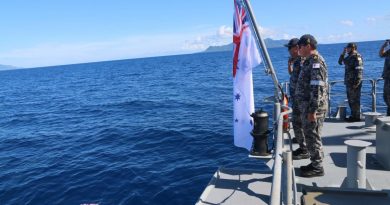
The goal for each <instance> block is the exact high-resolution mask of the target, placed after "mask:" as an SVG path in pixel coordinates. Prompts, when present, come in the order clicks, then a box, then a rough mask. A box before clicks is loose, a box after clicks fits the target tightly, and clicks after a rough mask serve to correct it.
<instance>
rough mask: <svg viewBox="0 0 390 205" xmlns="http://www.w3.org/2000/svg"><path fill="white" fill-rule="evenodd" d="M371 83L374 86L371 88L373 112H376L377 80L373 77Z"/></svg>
mask: <svg viewBox="0 0 390 205" xmlns="http://www.w3.org/2000/svg"><path fill="white" fill-rule="evenodd" d="M370 81H371V85H372V88H371V96H372V102H371V103H372V105H371V107H372V112H376V81H375V80H373V79H371V80H370Z"/></svg>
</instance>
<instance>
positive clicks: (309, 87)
mask: <svg viewBox="0 0 390 205" xmlns="http://www.w3.org/2000/svg"><path fill="white" fill-rule="evenodd" d="M298 45H299V54H300V56H302V57H304V58H305V61H304V62H303V65H302V68H301V72H300V74H299V79H298V83H297V87H296V90H295V98H296V100H297V102H299V105H298V106H299V110H300V111H301V119H302V125H303V131H304V135H305V139H306V143H307V148H308V151H309V153H310V160H311V163H310V164H309V165H307V166H301V168H300V169H301V176H302V177H316V176H323V175H324V168H323V166H322V161H323V158H324V153H323V150H322V140H321V129H322V126H323V123H324V119H325V113H326V112H327V110H328V101H327V99H328V89H327V82H328V70H327V66H326V64H325V60H324V58H323V57H322V56H321V55H320V54H319V53H318V51H317V41H316V39H315V38H314V37H313V36H312V35H310V34H306V35H303V36H302V37H301V38H300V39H299V42H298Z"/></svg>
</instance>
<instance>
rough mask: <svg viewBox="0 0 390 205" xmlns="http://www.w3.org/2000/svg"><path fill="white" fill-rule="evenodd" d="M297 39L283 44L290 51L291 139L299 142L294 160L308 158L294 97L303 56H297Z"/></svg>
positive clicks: (299, 115) (294, 153) (294, 152)
mask: <svg viewBox="0 0 390 205" xmlns="http://www.w3.org/2000/svg"><path fill="white" fill-rule="evenodd" d="M298 41H299V39H297V38H293V39H291V40H290V41H289V42H288V44H286V45H284V46H286V47H287V48H288V52H289V53H290V58H289V59H288V73H289V74H290V102H292V106H291V107H292V110H293V111H292V125H293V129H294V135H295V138H293V141H296V142H297V143H298V144H299V148H298V149H297V150H295V151H293V159H294V160H298V159H308V158H309V157H310V155H309V152H308V151H307V147H306V141H305V136H304V134H303V129H302V120H301V112H300V111H299V108H298V102H297V101H296V99H295V89H296V85H297V81H298V77H299V73H300V71H301V66H302V62H303V58H302V57H301V56H299V53H298V52H299V46H298Z"/></svg>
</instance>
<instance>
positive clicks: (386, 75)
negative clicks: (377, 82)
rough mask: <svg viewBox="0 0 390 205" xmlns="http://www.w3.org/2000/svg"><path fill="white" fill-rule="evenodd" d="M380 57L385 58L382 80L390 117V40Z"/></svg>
mask: <svg viewBox="0 0 390 205" xmlns="http://www.w3.org/2000/svg"><path fill="white" fill-rule="evenodd" d="M379 56H380V57H382V58H385V65H384V66H383V73H382V78H383V80H385V84H384V86H383V98H384V100H385V102H386V105H387V116H390V40H386V42H385V43H384V44H383V45H382V47H381V49H380V50H379Z"/></svg>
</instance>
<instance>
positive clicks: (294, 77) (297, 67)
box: [290, 56, 302, 99]
mask: <svg viewBox="0 0 390 205" xmlns="http://www.w3.org/2000/svg"><path fill="white" fill-rule="evenodd" d="M290 60H291V61H292V62H293V65H292V68H293V71H292V73H291V74H290V97H291V99H294V94H295V88H296V85H297V81H298V77H299V73H300V72H301V64H302V58H301V57H300V56H298V57H296V58H293V59H290Z"/></svg>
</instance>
